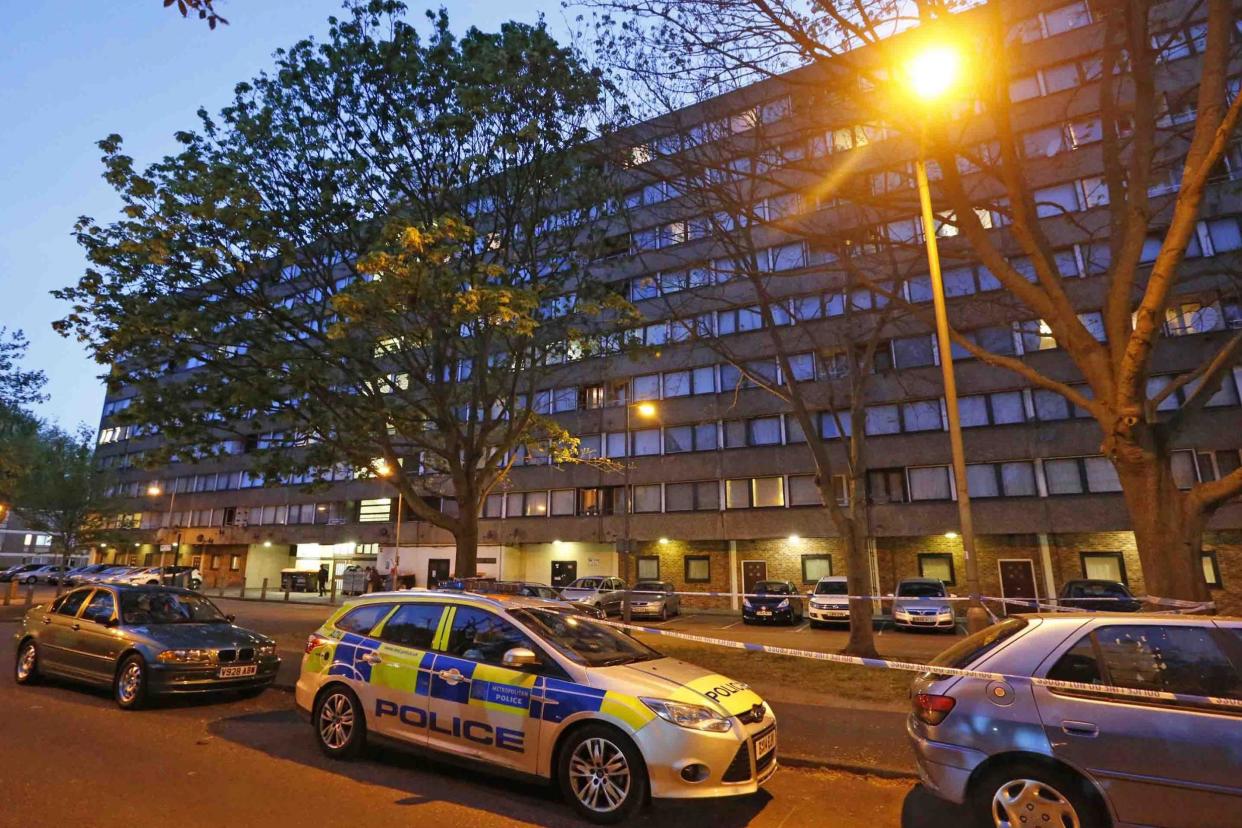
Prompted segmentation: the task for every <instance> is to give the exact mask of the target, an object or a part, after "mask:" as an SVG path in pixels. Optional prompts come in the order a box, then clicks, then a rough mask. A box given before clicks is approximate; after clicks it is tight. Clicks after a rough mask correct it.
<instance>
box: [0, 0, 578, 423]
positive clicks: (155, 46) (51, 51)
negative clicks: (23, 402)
mask: <svg viewBox="0 0 1242 828" xmlns="http://www.w3.org/2000/svg"><path fill="white" fill-rule="evenodd" d="M409 5H410V15H411V17H412V18H413V17H419V16H421V14H422V11H423V10H424V9H425V8H427V6H424V5H420V4H417V3H410V4H409ZM443 5H446V6H447V7H448V9H449V13H450V19H451V20H452V22H453V27H454V28H455V29H457V30H459V31H460V30H464V29H465V28H467V27H468V26H470V25H477V26H479V27H481V28H484V29H493V28H495V27H496V26H497V25H498V24H499V22H500V21H502V20H506V19H518V20H523V21H527V22H533V21H534V20H535V19H536V17H537V15H538V14H539V12H540V11H541V10H542V11H543V12H544V13H545V14H546V15H547V16H548V18H549V20H548V22H549V26H550V27H551V28H552V29H553V30H554V31H558V32H560V31H563V30H564V24H563V17H562V12H561V9H560V5H559V3H558V2H556V0H452V2H451V3H445V4H443ZM0 6H2V7H3V15H2V20H3V22H2V24H0V78H3V79H4V82H3V83H0V111H3V112H7V113H8V116H7V123H6V124H5V126H4V127H3V128H0V157H3V158H4V159H6V161H5V162H4V165H3V169H0V327H7V328H9V329H13V328H20V329H22V330H24V331H25V332H26V334H27V336H28V337H29V338H30V341H31V347H30V351H29V353H28V357H27V361H26V366H27V367H29V368H41V369H43V370H44V371H46V372H47V375H48V386H47V391H48V393H49V394H50V395H51V400H50V401H49V402H48V403H46V404H45V405H43V406H42V407H41V409H40V411H39V413H40V414H41V415H42V416H44V417H46V418H48V419H50V420H53V421H55V422H58V423H60V424H61V425H63V426H66V427H70V428H72V427H74V426H76V425H77V424H78V423H80V422H85V423H87V424H88V425H90V426H92V427H93V426H94V425H95V424H96V423H97V422H98V419H99V411H100V407H101V405H102V402H103V387H102V385H101V384H100V382H99V380H98V379H97V376H98V375H99V374H100V372H101V370H102V368H101V366H99V365H97V364H95V363H94V362H93V361H92V360H90V359H89V358H88V357H87V355H86V352H85V350H84V349H83V347H82V345H80V344H79V343H77V342H75V341H72V340H67V339H64V338H62V337H60V336H59V335H58V334H56V333H55V332H54V331H53V330H52V328H51V323H52V321H53V320H55V319H59V318H61V317H62V316H63V315H64V313H65V312H66V310H67V308H66V307H65V306H64V305H63V304H62V303H61V302H59V301H57V300H56V299H53V298H52V297H51V296H49V295H48V291H50V290H52V289H54V288H57V287H61V286H64V285H67V284H71V283H73V282H75V281H77V279H78V277H79V276H81V274H82V271H83V267H84V259H83V257H82V255H81V253H80V251H79V248H78V246H77V244H76V243H75V242H74V241H73V238H72V237H71V235H70V231H71V230H72V228H73V223H74V221H75V220H76V219H77V217H78V216H80V215H89V216H92V217H94V218H95V219H97V220H104V219H111V218H112V217H114V216H115V215H116V210H117V207H118V205H119V201H118V199H117V197H116V196H115V194H114V193H113V191H112V190H111V188H109V187H108V186H107V185H106V184H105V183H104V181H103V180H102V178H101V177H100V172H101V170H102V166H101V165H100V163H99V156H100V153H99V150H98V148H97V147H96V146H95V142H96V141H98V140H99V139H101V138H103V137H104V136H106V135H108V134H109V133H113V132H116V133H119V134H120V135H121V136H123V137H124V139H125V148H126V152H127V153H128V154H129V155H131V156H133V157H134V158H135V159H136V161H137V162H138V164H139V165H140V166H145V165H146V164H147V163H149V162H150V161H153V160H156V159H158V158H160V157H161V156H163V155H164V154H166V153H168V152H171V151H173V150H175V149H176V144H175V142H174V141H173V139H172V135H173V133H174V132H175V131H177V130H179V129H190V128H194V127H196V126H197V123H198V122H197V118H196V117H195V114H194V113H195V110H197V109H198V107H199V106H205V107H207V108H208V109H209V110H216V109H219V108H220V107H221V106H223V105H224V104H226V103H227V102H228V101H229V99H230V97H231V92H232V89H233V87H234V85H235V84H236V83H238V82H239V81H242V80H246V79H248V78H250V77H252V76H253V75H255V74H256V73H257V72H259V71H260V70H262V69H265V68H268V67H269V66H270V65H271V53H272V51H273V50H275V49H276V48H278V47H281V46H288V45H290V44H292V43H294V42H295V41H297V40H298V39H299V38H301V37H304V36H306V35H315V36H321V35H322V34H323V33H324V32H325V31H326V29H327V22H326V21H327V18H328V17H329V16H330V15H332V14H339V12H340V10H341V7H342V3H341V0H216V8H217V11H218V12H219V13H220V14H221V15H223V16H224V17H226V18H228V20H229V23H230V25H228V26H222V27H219V28H217V29H216V30H215V31H210V30H209V29H208V28H207V26H206V25H205V24H204V23H202V22H200V21H198V20H192V19H191V20H183V19H182V18H181V16H180V15H178V14H177V13H176V11H175V10H174V9H165V8H163V4H162V2H161V0H126V2H93V3H86V2H81V0H40V2H23V3H18V2H0Z"/></svg>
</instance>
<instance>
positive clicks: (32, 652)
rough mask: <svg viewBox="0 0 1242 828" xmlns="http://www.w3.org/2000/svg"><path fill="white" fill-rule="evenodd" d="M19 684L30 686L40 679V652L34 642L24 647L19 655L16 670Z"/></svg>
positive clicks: (28, 642)
mask: <svg viewBox="0 0 1242 828" xmlns="http://www.w3.org/2000/svg"><path fill="white" fill-rule="evenodd" d="M14 673H15V675H16V677H17V683H18V684H29V683H30V682H32V681H34V680H35V679H37V678H38V677H39V650H38V648H37V647H36V646H35V643H34V642H33V641H27V642H26V643H25V644H23V645H22V649H21V652H19V653H18V654H17V667H16V669H15V670H14Z"/></svg>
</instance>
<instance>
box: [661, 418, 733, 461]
mask: <svg viewBox="0 0 1242 828" xmlns="http://www.w3.org/2000/svg"><path fill="white" fill-rule="evenodd" d="M718 447H719V445H718V442H717V436H716V424H715V423H714V422H712V423H699V424H698V425H685V426H669V427H668V428H665V429H664V453H665V454H679V453H681V452H686V451H715V450H716V449H717V448H718Z"/></svg>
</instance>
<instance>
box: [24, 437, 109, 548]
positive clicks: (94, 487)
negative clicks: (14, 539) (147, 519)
mask: <svg viewBox="0 0 1242 828" xmlns="http://www.w3.org/2000/svg"><path fill="white" fill-rule="evenodd" d="M94 449H95V434H94V431H93V430H92V429H89V428H86V427H83V428H81V429H79V430H78V431H77V432H76V433H70V432H66V431H63V430H61V429H59V428H55V427H48V428H44V429H41V430H40V431H39V432H38V434H37V435H36V436H35V437H34V439H31V440H29V441H28V442H27V443H26V451H27V456H28V460H29V464H28V466H27V468H26V471H25V473H24V474H23V475H21V477H20V478H19V479H18V480H17V482H16V484H15V486H14V489H13V507H12V508H13V513H14V514H16V515H17V516H18V517H20V518H21V519H22V521H23V523H24V524H25V525H26V526H27V527H28V528H30V529H33V530H35V531H39V532H47V533H48V534H50V535H51V536H52V544H51V549H52V552H53V553H55V554H57V555H60V556H61V559H62V561H63V562H64V563H65V564H66V565H67V564H68V561H69V556H70V555H72V554H73V553H74V552H76V551H77V550H79V549H81V548H83V547H85V546H89V545H92V544H95V543H99V542H102V541H103V540H105V539H107V538H109V537H110V533H109V530H108V529H107V515H108V514H109V512H111V511H112V510H113V509H114V507H115V503H114V501H113V500H112V499H111V497H110V495H109V492H108V488H109V482H108V479H107V478H106V476H104V475H102V474H100V473H99V471H98V470H97V469H96V468H95V455H94Z"/></svg>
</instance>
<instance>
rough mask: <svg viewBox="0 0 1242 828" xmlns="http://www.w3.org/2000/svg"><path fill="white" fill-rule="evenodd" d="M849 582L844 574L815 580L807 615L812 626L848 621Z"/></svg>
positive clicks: (846, 622)
mask: <svg viewBox="0 0 1242 828" xmlns="http://www.w3.org/2000/svg"><path fill="white" fill-rule="evenodd" d="M849 594H850V587H849V584H848V583H846V578H845V576H844V575H828V576H826V577H823V578H820V579H819V580H818V581H816V582H815V588H814V589H812V590H811V606H810V608H809V609H808V610H807V617H808V618H810V619H811V626H812V627H823V626H825V625H827V624H833V623H836V624H840V623H845V624H848V623H850V602H849V599H848V598H847V597H846V596H848V595H849Z"/></svg>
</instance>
